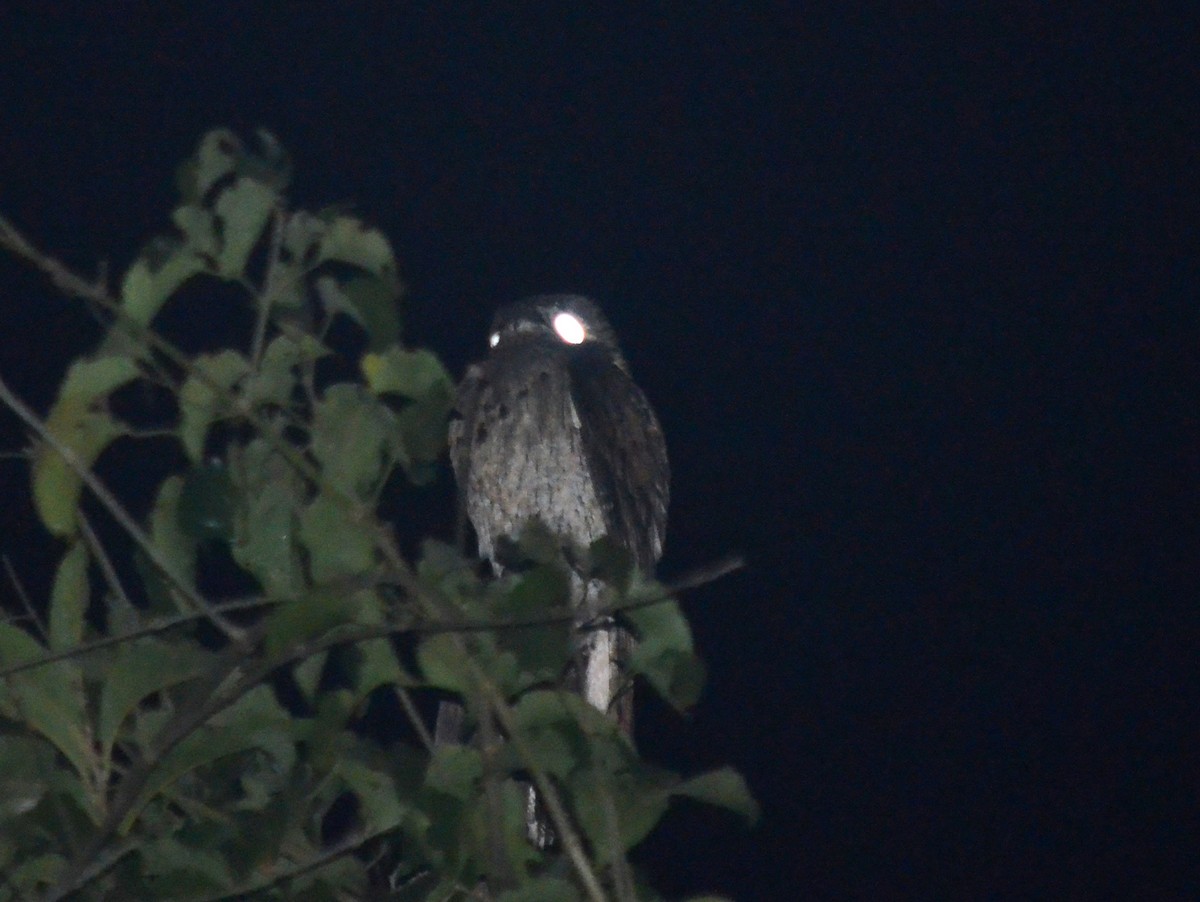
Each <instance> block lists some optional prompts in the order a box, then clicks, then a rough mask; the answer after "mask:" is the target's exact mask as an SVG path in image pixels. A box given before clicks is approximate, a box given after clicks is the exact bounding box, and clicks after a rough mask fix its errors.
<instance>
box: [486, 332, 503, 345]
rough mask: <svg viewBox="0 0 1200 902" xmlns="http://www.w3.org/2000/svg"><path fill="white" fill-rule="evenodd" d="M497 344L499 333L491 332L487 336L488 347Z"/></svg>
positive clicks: (498, 342)
mask: <svg viewBox="0 0 1200 902" xmlns="http://www.w3.org/2000/svg"><path fill="white" fill-rule="evenodd" d="M498 344H500V333H499V332H493V333H492V334H491V335H489V336H488V347H489V348H494V347H496V345H498Z"/></svg>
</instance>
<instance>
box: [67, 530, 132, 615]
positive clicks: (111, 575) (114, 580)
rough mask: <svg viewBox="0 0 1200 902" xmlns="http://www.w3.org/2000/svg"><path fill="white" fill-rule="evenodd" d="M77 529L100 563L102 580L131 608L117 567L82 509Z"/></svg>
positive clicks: (130, 602)
mask: <svg viewBox="0 0 1200 902" xmlns="http://www.w3.org/2000/svg"><path fill="white" fill-rule="evenodd" d="M79 529H80V532H82V533H83V538H84V540H85V541H86V542H87V544H88V547H89V548H90V549H91V550H92V556H93V557H94V558H95V559H96V563H98V564H99V565H100V572H101V573H102V574H104V581H105V582H107V583H108V586H109V588H110V589H111V590H112V591H113V592H114V593H116V596H117V597H118V598H119V599H121V601H122V602H123V603H125V604H126V605H128V606H129V607H130V608H132V607H133V606H134V604H133V602H132V601H131V600H130V598H129V596H128V595H127V594H126V592H125V587H124V586H122V585H121V578H120V577H119V576H117V569H116V568H115V567H114V566H113V563H112V560H111V559H110V558H109V556H108V552H107V551H105V550H104V546H103V545H102V544H101V543H100V537H99V536H97V535H96V531H95V530H94V529H92V524H91V522H90V521H89V520H88V518H87V517H86V516H85V515H84V513H83V511H79Z"/></svg>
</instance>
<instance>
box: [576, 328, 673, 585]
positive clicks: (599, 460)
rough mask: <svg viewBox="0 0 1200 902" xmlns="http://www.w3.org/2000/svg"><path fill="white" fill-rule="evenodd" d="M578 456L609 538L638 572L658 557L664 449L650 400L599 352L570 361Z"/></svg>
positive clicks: (581, 350)
mask: <svg viewBox="0 0 1200 902" xmlns="http://www.w3.org/2000/svg"><path fill="white" fill-rule="evenodd" d="M568 365H569V367H570V370H571V396H572V400H573V401H574V403H575V409H576V412H577V413H578V414H579V422H580V427H581V433H582V440H583V450H584V456H585V458H586V460H587V463H588V469H589V471H590V472H591V475H592V481H593V484H594V486H595V492H596V496H597V498H598V499H599V501H600V504H601V507H602V508H603V510H604V518H605V525H606V526H607V527H608V534H609V537H610V538H612V539H613V540H614V541H616V542H618V543H619V544H621V545H623V546H624V547H626V548H627V549H629V551H630V553H631V554H632V555H633V559H634V562H635V563H636V564H637V565H638V567H640V568H641V569H642V570H643V571H645V572H649V571H651V570H652V569H653V567H654V564H655V562H656V561H657V560H658V559H659V557H661V556H662V547H663V540H664V538H665V536H666V528H667V502H668V500H669V498H670V468H669V465H668V463H667V446H666V442H665V441H664V440H663V434H662V428H661V427H660V426H659V424H658V418H657V417H655V415H654V411H653V409H651V407H650V402H649V401H647V400H646V396H645V395H644V394H642V391H641V389H640V388H638V387H637V385H636V384H635V383H634V381H633V379H631V378H630V376H629V374H628V373H627V372H625V370H623V369H622V368H621V367H619V366H617V365H616V363H614V362H613V360H612V358H611V356H610V355H609V354H608V352H606V351H605V350H604V349H603V348H600V347H596V346H592V345H582V346H580V347H578V348H572V349H571V353H570V355H569V364H568Z"/></svg>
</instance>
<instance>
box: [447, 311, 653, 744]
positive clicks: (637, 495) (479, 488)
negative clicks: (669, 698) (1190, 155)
mask: <svg viewBox="0 0 1200 902" xmlns="http://www.w3.org/2000/svg"><path fill="white" fill-rule="evenodd" d="M489 343H490V345H491V351H490V353H489V355H488V357H487V359H485V360H484V361H482V362H481V363H478V364H475V365H473V366H471V367H470V368H469V369H468V371H467V374H466V376H465V377H464V379H463V381H462V384H461V386H460V387H459V392H458V410H459V413H460V415H461V419H459V420H457V421H456V422H455V423H454V425H453V427H452V429H451V437H450V454H451V462H452V464H453V467H454V473H455V477H456V479H457V481H458V487H459V493H460V495H461V497H462V501H463V505H464V507H465V510H466V514H467V517H468V519H469V520H470V521H471V524H472V526H473V527H474V529H475V534H476V537H477V539H478V544H479V554H480V556H481V557H484V558H487V559H489V560H490V561H491V562H492V564H493V567H494V568H495V569H496V570H497V572H499V571H500V570H502V569H503V560H501V559H499V558H501V557H502V555H500V554H499V553H498V547H499V543H500V539H501V537H504V536H510V537H513V538H516V536H517V535H518V534H519V532H520V531H521V529H522V527H523V526H525V524H526V523H527V522H528V521H530V520H531V519H534V518H537V519H540V520H541V521H542V523H544V524H545V525H546V526H547V527H548V528H549V529H550V531H551V532H552V533H553V534H554V535H556V536H558V537H560V538H561V539H562V540H563V542H564V544H574V545H584V546H586V545H587V544H589V543H590V542H592V541H594V540H595V539H597V538H599V537H601V536H605V535H607V536H608V537H609V539H610V540H611V541H612V542H614V543H616V544H617V545H619V546H621V547H622V548H625V549H626V550H627V551H628V552H629V554H630V555H631V557H632V559H633V562H634V563H635V564H636V565H637V566H638V567H639V568H640V569H641V570H642V571H643V572H650V571H652V570H653V568H654V565H655V563H656V562H657V561H658V559H659V557H660V556H661V555H662V547H663V539H664V535H665V531H666V523H667V501H668V496H669V485H668V484H669V479H670V471H669V467H668V464H667V451H666V444H665V443H664V441H663V434H662V429H661V428H660V426H659V423H658V419H657V418H656V417H655V415H654V411H653V410H652V409H651V407H650V404H649V402H647V400H646V396H645V395H643V394H642V391H641V389H639V388H638V387H637V385H636V384H635V383H634V381H633V378H632V377H631V376H630V374H629V367H628V365H627V364H626V362H625V358H624V357H622V355H621V351H620V349H619V348H618V347H617V342H616V338H615V336H614V335H613V331H612V329H611V327H610V326H609V324H608V322H607V320H605V318H604V315H603V314H602V313H601V312H600V310H599V308H598V307H597V306H596V305H595V304H594V303H593V302H592V301H590V300H588V299H587V298H585V297H581V296H579V295H571V294H549V295H538V296H536V297H532V298H528V299H526V300H523V301H520V302H518V303H515V304H512V305H509V306H507V307H504V308H502V309H500V310H499V311H498V312H497V314H496V317H495V320H494V322H493V325H492V331H491V334H490V337H489ZM575 582H576V585H575V596H576V597H575V599H574V602H575V604H576V605H577V607H578V608H579V610H580V617H579V622H580V623H581V624H582V623H587V622H589V621H592V620H593V619H594V609H595V605H596V604H597V602H598V599H599V593H600V588H601V587H600V586H599V584H598V583H597V582H596V581H595V580H591V581H586V582H585V581H584V580H582V579H578V578H577V579H576V581H575ZM610 623H611V621H610ZM579 641H580V649H579V657H580V659H581V661H582V665H581V668H580V669H581V672H580V673H579V674H576V675H575V680H576V681H577V683H578V685H577V688H578V689H579V691H581V692H582V694H583V695H584V697H585V698H586V699H587V700H588V701H589V702H590V703H591V704H592V705H594V706H595V707H597V708H599V709H600V710H602V711H607V712H609V713H611V714H612V715H613V716H614V717H615V718H616V719H617V721H618V723H620V724H621V726H622V728H623V729H624V730H625V731H626V732H629V731H630V730H631V729H632V699H631V696H630V693H629V692H628V691H622V690H623V688H624V689H627V687H625V686H624V685H623V684H624V683H625V682H626V680H625V678H624V676H623V674H622V667H623V664H624V661H625V659H626V658H627V656H628V652H629V648H630V641H631V640H630V637H629V636H628V635H627V634H626V633H625V631H624V630H621V629H620V628H618V627H617V626H615V625H610V626H607V627H601V628H592V629H588V630H586V631H583V632H582V634H581V636H580V640H579Z"/></svg>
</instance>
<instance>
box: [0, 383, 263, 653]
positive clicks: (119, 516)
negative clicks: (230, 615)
mask: <svg viewBox="0 0 1200 902" xmlns="http://www.w3.org/2000/svg"><path fill="white" fill-rule="evenodd" d="M0 401H3V402H4V403H5V404H6V405H7V406H8V407H9V409H10V410H12V411H13V413H15V414H16V415H17V416H18V417H20V418H21V420H22V421H23V422H24V423H25V425H26V426H28V427H29V428H30V429H32V430H33V431H34V432H35V433H37V436H38V438H40V439H41V440H42V441H43V442H45V443H46V444H47V445H49V446H50V447H51V448H52V449H54V451H55V452H57V453H58V454H59V455H60V456H61V457H62V459H63V460H65V461H66V462H67V466H69V467H70V468H71V469H72V470H73V471H74V472H75V474H76V475H77V476H78V477H79V478H80V479H82V480H83V482H84V483H85V484H86V485H87V487H88V488H89V489H91V490H92V494H94V495H95V496H96V498H97V499H99V501H100V503H101V504H103V505H104V507H105V509H107V510H108V512H109V514H111V515H112V518H113V519H114V520H116V521H117V523H119V524H120V525H121V527H122V528H123V529H124V530H125V531H126V532H127V533H129V535H130V537H131V538H132V539H133V540H134V542H136V543H137V545H138V547H139V548H141V549H142V551H144V552H145V553H146V556H147V557H148V558H150V560H151V561H152V562H153V563H154V566H156V567H157V568H158V569H159V571H160V572H161V573H162V574H163V575H164V576H165V577H167V579H168V580H170V581H171V582H172V583H174V585H175V587H176V589H178V590H179V593H180V594H181V595H182V596H183V597H184V598H185V599H186V600H187V601H188V603H189V604H191V606H192V607H193V608H194V609H195V610H197V611H203V612H205V613H206V614H207V615H208V618H209V619H210V620H211V621H212V623H213V624H215V625H216V626H217V627H218V628H219V629H220V630H221V632H223V633H224V634H225V635H226V637H228V638H229V639H231V640H234V641H237V640H238V639H240V638H241V637H242V630H241V629H240V628H238V627H237V626H234V625H233V624H232V623H230V622H229V621H228V620H226V619H225V618H224V617H222V616H221V615H220V614H218V613H217V612H216V611H215V610H213V609H212V607H211V606H210V605H209V603H208V601H207V600H206V599H205V598H204V597H202V596H201V595H200V593H199V592H197V591H196V590H195V589H194V588H192V586H191V585H189V583H188V581H187V580H186V579H184V578H183V576H181V575H180V574H179V573H177V572H176V571H175V566H174V564H172V563H171V562H170V561H169V560H167V558H166V556H165V555H164V554H163V553H162V552H161V551H160V550H159V549H158V547H157V546H155V544H154V542H153V540H151V538H150V537H149V536H148V535H146V533H145V532H143V531H142V528H141V527H140V526H138V525H137V523H136V522H134V519H133V517H131V516H130V515H129V512H128V511H126V510H125V508H124V507H123V506H122V505H121V502H120V501H118V500H117V498H116V496H115V495H113V494H112V492H110V491H109V490H108V487H107V486H105V485H104V483H103V482H101V481H100V480H99V479H98V478H97V477H96V476H95V474H93V473H92V471H91V470H90V469H89V468H88V467H87V466H86V465H85V464H84V463H83V461H82V460H80V459H79V455H77V454H76V453H75V450H74V449H73V448H71V447H70V446H69V445H67V444H66V443H65V442H63V441H62V440H61V439H59V438H58V436H56V435H55V434H54V433H52V432H51V431H50V430H49V429H47V428H46V424H45V423H43V422H42V421H41V420H40V419H38V416H37V414H35V413H34V412H33V411H32V410H30V409H29V407H27V406H26V405H25V403H24V402H23V401H21V399H20V398H18V397H17V396H16V395H15V394H13V393H12V390H11V389H10V388H9V387H8V384H7V383H6V382H5V381H4V379H3V378H0Z"/></svg>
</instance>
